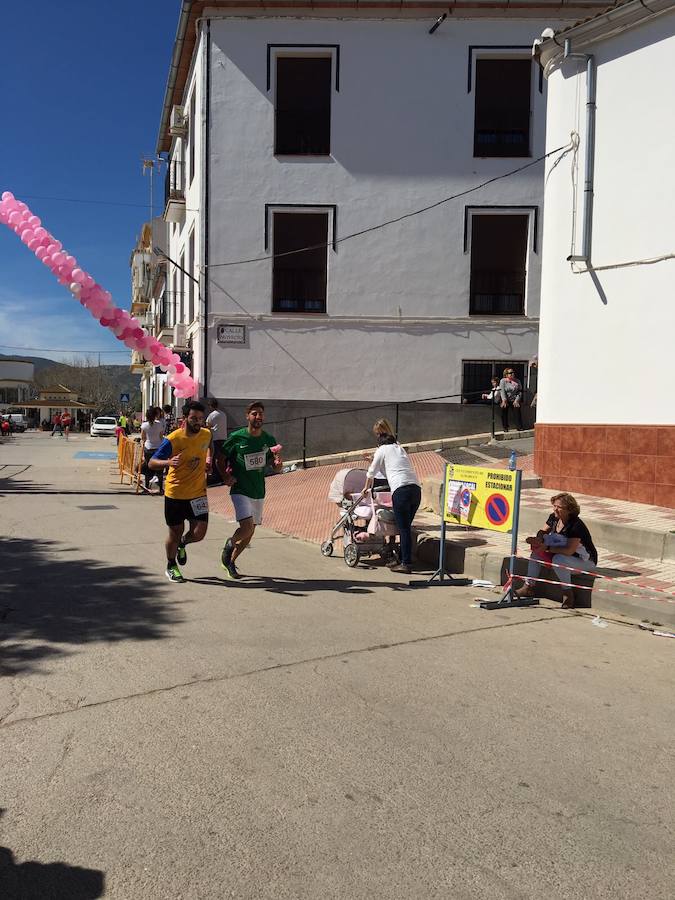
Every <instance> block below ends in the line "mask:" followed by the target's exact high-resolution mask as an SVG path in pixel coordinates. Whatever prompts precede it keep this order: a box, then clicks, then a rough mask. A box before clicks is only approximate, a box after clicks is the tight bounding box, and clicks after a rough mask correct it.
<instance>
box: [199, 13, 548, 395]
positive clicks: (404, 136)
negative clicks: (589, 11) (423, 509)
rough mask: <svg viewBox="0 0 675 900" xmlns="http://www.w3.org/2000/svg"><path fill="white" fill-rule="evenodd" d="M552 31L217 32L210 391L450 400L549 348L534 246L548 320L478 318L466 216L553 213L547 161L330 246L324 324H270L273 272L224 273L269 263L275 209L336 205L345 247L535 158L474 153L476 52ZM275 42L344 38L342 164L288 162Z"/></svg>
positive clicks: (270, 28)
mask: <svg viewBox="0 0 675 900" xmlns="http://www.w3.org/2000/svg"><path fill="white" fill-rule="evenodd" d="M549 24H551V22H536V21H535V22H533V21H532V20H530V21H527V20H521V21H514V20H510V21H503V20H502V21H496V20H487V19H482V20H473V21H471V20H457V21H450V20H448V21H447V22H446V23H445V24H444V25H443V26H441V28H440V29H439V30H438V31H437V32H436V34H434V35H433V36H430V35H428V33H427V31H428V27H429V22H428V21H427V19H424V20H407V21H363V20H361V21H353V20H352V21H348V20H345V21H336V20H330V19H325V20H310V19H302V20H300V19H292V20H289V19H270V18H265V19H257V20H256V19H253V20H251V19H234V18H230V19H226V20H214V21H213V22H212V24H211V34H212V40H213V45H212V66H211V73H212V84H211V92H212V106H211V171H210V177H211V206H210V225H211V228H210V263H211V268H210V271H209V275H210V278H211V283H210V313H211V316H210V321H209V325H210V327H211V338H210V350H209V353H210V358H211V359H210V373H211V374H210V377H209V389H210V392H211V393H212V394H214V395H216V396H220V397H230V398H235V397H250V396H253V395H255V396H260V397H264V398H269V397H293V398H298V399H301V398H306V399H331V398H335V399H342V400H345V399H371V398H372V397H373V396H379V397H382V398H383V399H403V398H412V397H419V396H425V395H433V394H440V393H446V392H447V393H451V392H454V391H456V392H458V391H459V390H460V386H461V360H462V359H498V358H500V359H501V358H504V357H506V358H509V357H512V358H517V359H523V358H524V359H527V358H528V357H531V356H532V355H533V354H534V353H535V352H536V349H537V323H536V317H537V316H538V312H539V304H538V297H539V276H540V262H539V261H540V257H539V255H538V254H536V253H533V252H532V249H531V248H532V241H530V245H529V246H530V250H529V252H528V287H527V299H526V313H527V316H528V317H534V318H535V321H534V322H532V321H528V318H524V319H521V320H519V321H518V322H515V323H514V320H508V321H504V320H496V322H493V321H489V320H488V321H487V322H486V320H485V319H472V320H471V321H468V313H469V273H470V253H469V252H467V253H464V251H463V230H464V207H465V205H471V206H480V205H515V206H530V205H540V204H541V202H542V194H543V174H542V173H543V167H542V166H541V165H539V166H537V167H533V168H532V169H530V170H528V171H527V172H525V173H523V174H521V175H518V176H517V177H513V178H510V179H507V180H504V181H501V182H497V183H495V184H494V185H491V186H490V187H488V188H485V189H483V190H481V191H480V192H477V193H475V194H472V195H469V196H468V197H466V198H465V199H461V200H459V201H455V202H452V203H449V204H446V205H444V206H442V207H440V208H438V209H437V210H435V211H433V212H430V213H428V214H425V215H423V216H420V217H417V218H415V219H412V220H409V221H407V222H404V223H401V224H397V225H393V226H390V227H389V228H387V229H385V230H382V231H378V232H376V233H374V234H371V235H368V236H366V237H363V238H357V239H355V240H353V241H347V242H345V243H343V244H340V245H339V247H338V251H337V252H336V253H335V252H333V251H332V250H330V251H329V258H328V271H329V274H328V296H327V316H319V317H311V316H293V317H291V316H280V315H274V316H273V315H271V288H272V270H271V262H270V261H264V262H259V263H255V264H252V265H247V266H233V267H227V268H218V267H217V265H215V264H217V263H220V262H225V261H228V260H234V259H240V258H248V257H251V256H258V255H265V247H264V242H263V231H264V207H265V204H266V203H270V204H284V203H317V204H321V203H323V204H337V205H338V227H337V231H338V237H340V236H344V235H346V234H348V233H351V232H354V231H358V230H360V229H362V228H366V227H368V226H371V225H375V224H377V223H379V222H382V221H384V220H386V219H388V218H392V217H396V216H398V215H401V214H403V213H406V212H409V211H411V210H414V209H416V208H418V207H421V206H424V205H426V204H428V203H433V202H434V201H437V200H439V199H440V198H442V197H445V196H448V195H450V194H453V193H456V192H458V191H461V190H464V189H466V188H468V187H470V186H473V185H475V184H477V183H479V182H481V181H483V180H486V179H488V178H490V177H493V176H495V175H498V174H502V173H505V172H507V171H509V170H510V169H512V168H515V167H516V166H518V165H521V164H523V163H524V162H525V161H526V160H522V159H518V160H513V159H474V158H473V155H472V153H473V118H474V117H473V109H474V102H475V95H474V93H473V91H472V92H471V93H470V94H469V93H467V59H468V47H469V45H472V44H475V45H483V44H519V45H525V46H527V47H528V48H529V46H530V45H531V42H532V38H533V37H534V36H536V35H538V34H539V33H540V32H541V29H542V27H543V26H544V25H549ZM554 24H555V23H554ZM268 43H280V44H284V43H294V44H323V45H327V44H336V43H338V44H340V49H341V65H340V91H339V93H336V92H333V95H332V137H331V150H332V155H331V157H330V158H328V159H324V158H320V159H316V160H311V161H310V160H307V159H302V158H296V159H284V158H275V156H274V148H273V136H274V105H273V97H274V87H272V90H271V91H269V92H268V91H267V89H266V49H267V44H268ZM526 53H529V51H526ZM272 73H273V74H274V65H273V66H272ZM532 85H533V86H532V97H533V104H534V105H533V131H532V138H533V140H532V144H533V146H532V149H533V155H534V156H537V155H540V154H541V153H542V152H543V148H544V106H545V93H544V94H540V93H539V90H538V77H537V70H536V68H535V67H533V78H532ZM188 205H190V204H189V203H188ZM270 249H271V246H270ZM247 315H249V316H253V317H258V321H251V319H250V318H247ZM364 316H367V317H368V321H364V320H363V317H364ZM413 319H414V320H417V321H418V324H415V323H414V322H413V321H412V320H413ZM419 320H421V321H419ZM458 320H459V321H458ZM229 321H231V322H242V321H243V322H247V323H248V324H249V325H250V329H249V345H248V346H246V347H235V346H225V347H219V346H218V345H217V344H216V343H215V325H217V324H218V322H229Z"/></svg>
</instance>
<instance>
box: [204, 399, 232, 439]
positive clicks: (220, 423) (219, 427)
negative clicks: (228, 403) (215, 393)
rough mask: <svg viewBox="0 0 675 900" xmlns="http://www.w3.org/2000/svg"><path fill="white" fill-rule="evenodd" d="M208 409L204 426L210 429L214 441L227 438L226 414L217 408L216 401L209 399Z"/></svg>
mask: <svg viewBox="0 0 675 900" xmlns="http://www.w3.org/2000/svg"><path fill="white" fill-rule="evenodd" d="M209 409H210V410H211V412H210V413H209V414H208V416H207V417H206V427H207V428H210V429H211V434H212V435H213V440H214V441H226V440H227V416H226V415H225V413H224V412H223V411H222V410H220V409H218V401H217V400H215V399H213V400H209Z"/></svg>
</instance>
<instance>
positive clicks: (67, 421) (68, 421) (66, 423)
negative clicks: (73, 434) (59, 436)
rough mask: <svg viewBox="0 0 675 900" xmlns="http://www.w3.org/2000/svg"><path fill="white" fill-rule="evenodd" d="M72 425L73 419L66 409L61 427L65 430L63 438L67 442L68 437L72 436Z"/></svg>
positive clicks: (62, 416)
mask: <svg viewBox="0 0 675 900" xmlns="http://www.w3.org/2000/svg"><path fill="white" fill-rule="evenodd" d="M72 424H73V417H72V416H71V414H70V412H69V411H68V410H67V409H64V410H63V413H62V415H61V426H62V428H63V436H64V437H65V439H66V440H68V437H69V436H70V429H71V427H72Z"/></svg>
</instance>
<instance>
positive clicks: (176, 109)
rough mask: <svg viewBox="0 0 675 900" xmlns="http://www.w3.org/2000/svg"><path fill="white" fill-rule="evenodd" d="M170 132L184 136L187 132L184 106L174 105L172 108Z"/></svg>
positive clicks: (175, 135)
mask: <svg viewBox="0 0 675 900" xmlns="http://www.w3.org/2000/svg"><path fill="white" fill-rule="evenodd" d="M169 133H170V134H172V135H173V136H174V137H183V136H184V135H186V134H187V119H186V118H185V109H184V108H183V107H182V106H173V107H172V108H171V118H170V120H169Z"/></svg>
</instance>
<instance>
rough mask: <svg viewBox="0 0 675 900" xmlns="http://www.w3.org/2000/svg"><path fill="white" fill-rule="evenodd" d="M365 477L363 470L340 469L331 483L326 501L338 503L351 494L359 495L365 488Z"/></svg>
mask: <svg viewBox="0 0 675 900" xmlns="http://www.w3.org/2000/svg"><path fill="white" fill-rule="evenodd" d="M366 477H367V476H366V470H365V469H340V471H339V472H338V473H337V475H336V476H335V478H334V479H333V480H332V481H331V485H330V489H329V491H328V499H329V500H332V501H333V503H340V502H341V501H342V500H344V499H345V498H346V499H349V498H350V496H351V494H360V493H361V491H362V490H363V489H364V487H365V486H366Z"/></svg>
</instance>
